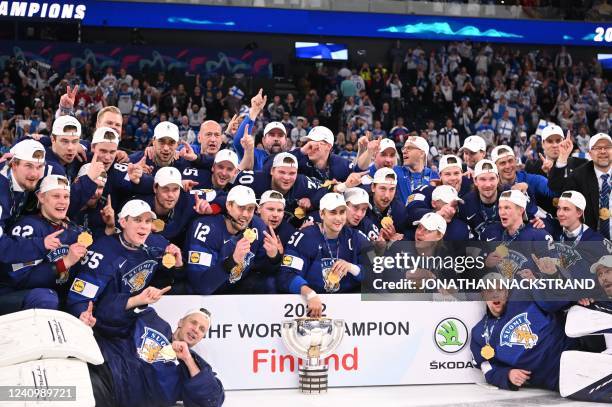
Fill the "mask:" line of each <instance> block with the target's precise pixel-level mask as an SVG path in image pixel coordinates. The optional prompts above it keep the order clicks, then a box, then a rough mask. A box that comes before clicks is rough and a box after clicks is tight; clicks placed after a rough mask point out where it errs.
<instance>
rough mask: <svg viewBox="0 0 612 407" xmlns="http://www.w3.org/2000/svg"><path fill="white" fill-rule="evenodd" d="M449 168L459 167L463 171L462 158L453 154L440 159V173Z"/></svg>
mask: <svg viewBox="0 0 612 407" xmlns="http://www.w3.org/2000/svg"><path fill="white" fill-rule="evenodd" d="M449 167H457V168H459V169H460V170H462V169H463V162H462V161H461V158H459V157H457V156H456V155H452V154H448V155H443V156H442V158H440V162H439V163H438V169H439V171H440V172H442V171H444V170H445V169H447V168H449Z"/></svg>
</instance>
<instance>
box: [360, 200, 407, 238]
mask: <svg viewBox="0 0 612 407" xmlns="http://www.w3.org/2000/svg"><path fill="white" fill-rule="evenodd" d="M370 204H371V205H372V209H368V210H367V212H366V215H365V217H366V218H368V220H369V222H370V223H371V224H373V225H374V226H376V228H378V230H380V229H382V225H381V222H382V219H383V218H384V217H385V216H390V217H391V218H392V219H393V226H394V227H395V230H396V231H397V232H398V233H403V232H404V230H406V229H407V228H409V227H410V226H411V225H408V223H407V221H406V214H407V212H406V207H405V206H404V204H402V203H401V202H400V201H399V200H398V199H397V195H396V197H395V198H394V199H393V200H392V201H391V203H390V204H389V206H387V207H386V208H385V209H384V210H380V209H379V208H378V207H377V206H376V204H374V198H373V197H370ZM362 222H363V221H362Z"/></svg>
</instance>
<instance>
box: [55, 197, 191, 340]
mask: <svg viewBox="0 0 612 407" xmlns="http://www.w3.org/2000/svg"><path fill="white" fill-rule="evenodd" d="M156 218H157V216H156V215H155V213H154V212H153V211H152V210H151V207H150V206H149V205H148V204H147V203H146V202H143V201H141V200H138V199H133V200H131V201H128V202H127V203H126V204H125V205H124V206H123V208H122V209H121V212H119V225H120V227H121V232H120V233H117V234H114V235H112V236H103V237H101V238H98V239H96V240H95V241H94V243H93V245H91V246H90V247H89V248H88V251H87V256H86V257H85V258H84V259H83V260H82V261H81V262H80V263H79V264H78V266H77V269H76V270H75V274H76V277H75V279H74V281H73V283H72V285H71V287H70V291H69V292H68V299H67V301H66V309H67V311H68V312H69V313H71V314H72V315H74V316H75V317H77V318H78V317H80V316H81V314H82V313H87V312H89V313H91V310H89V311H88V308H89V307H90V305H89V304H90V303H92V302H93V304H94V305H95V306H96V307H95V312H96V313H98V312H102V313H103V312H105V311H104V308H106V307H111V306H113V307H114V306H116V304H117V303H119V302H123V304H126V306H125V307H126V309H129V308H134V305H133V303H134V302H135V301H137V300H136V299H134V298H135V297H137V296H138V295H139V294H141V293H142V292H143V291H145V289H146V288H147V287H148V286H149V285H150V282H151V280H152V279H153V277H154V276H155V274H156V273H160V272H161V273H171V270H170V269H172V268H174V267H181V266H182V265H183V260H182V256H181V250H180V249H179V248H178V247H176V246H175V245H173V244H169V243H168V241H167V240H166V239H165V238H164V237H162V236H160V235H158V234H152V233H151V227H152V222H153V220H154V219H156ZM160 269H161V270H160ZM169 289H170V287H166V288H164V290H163V291H164V292H166V291H168V290H169ZM153 290H157V289H153ZM150 291H151V290H150ZM93 316H94V317H95V316H96V315H95V314H94V315H93ZM112 328H113V327H112V322H109V326H106V325H105V324H101V323H100V321H98V323H97V324H96V327H95V328H94V330H95V329H100V330H104V329H112Z"/></svg>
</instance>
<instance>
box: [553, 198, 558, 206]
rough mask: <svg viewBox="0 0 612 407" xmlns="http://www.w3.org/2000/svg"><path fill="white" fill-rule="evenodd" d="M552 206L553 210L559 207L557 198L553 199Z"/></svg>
mask: <svg viewBox="0 0 612 407" xmlns="http://www.w3.org/2000/svg"><path fill="white" fill-rule="evenodd" d="M552 204H553V206H554V207H555V208H556V207H558V206H559V198H553V201H552Z"/></svg>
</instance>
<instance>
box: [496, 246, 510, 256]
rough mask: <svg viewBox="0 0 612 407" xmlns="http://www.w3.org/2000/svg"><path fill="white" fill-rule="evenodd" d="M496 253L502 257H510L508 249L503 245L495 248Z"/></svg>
mask: <svg viewBox="0 0 612 407" xmlns="http://www.w3.org/2000/svg"><path fill="white" fill-rule="evenodd" d="M495 253H497V254H499V256H500V257H508V254H509V252H508V248H507V247H506V246H505V245H503V244H500V245H499V246H497V247H496V248H495Z"/></svg>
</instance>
